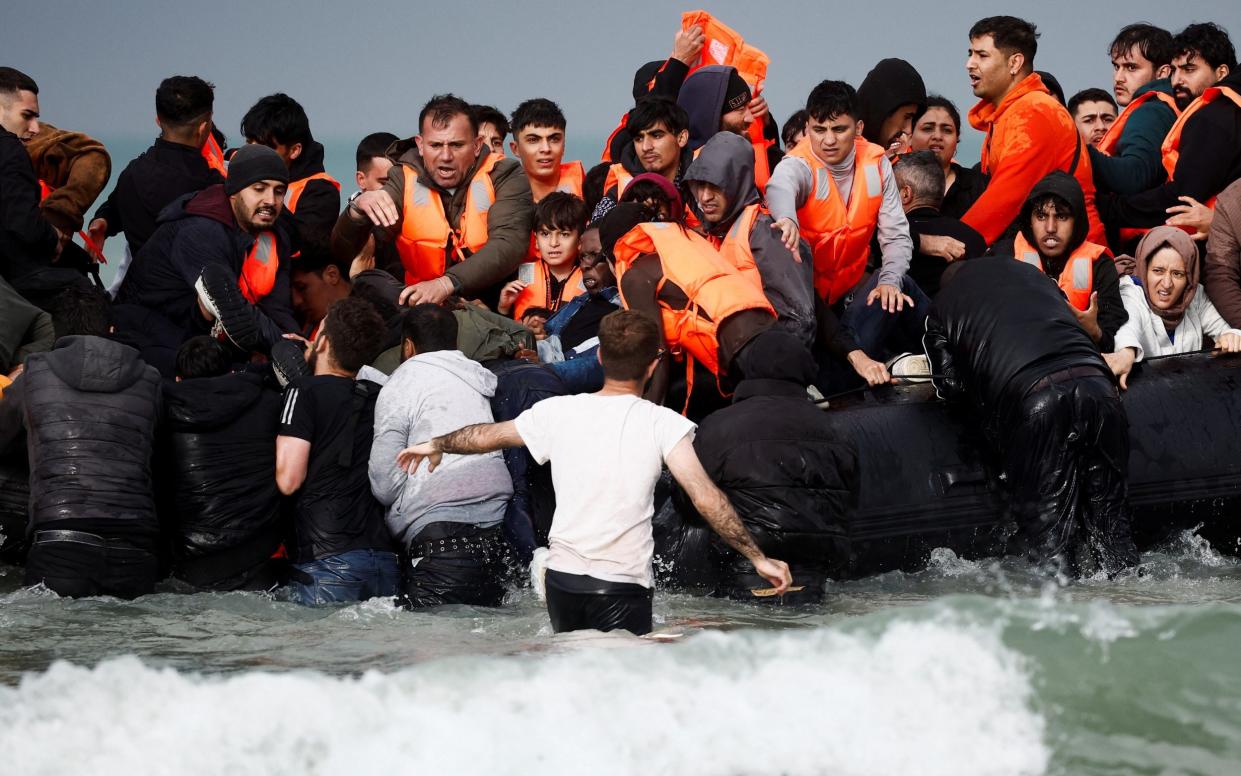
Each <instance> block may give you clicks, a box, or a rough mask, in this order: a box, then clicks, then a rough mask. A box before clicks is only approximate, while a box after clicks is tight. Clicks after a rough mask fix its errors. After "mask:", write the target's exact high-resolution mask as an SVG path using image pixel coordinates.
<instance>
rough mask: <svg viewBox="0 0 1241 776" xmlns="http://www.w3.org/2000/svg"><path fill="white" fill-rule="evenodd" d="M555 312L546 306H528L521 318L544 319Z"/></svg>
mask: <svg viewBox="0 0 1241 776" xmlns="http://www.w3.org/2000/svg"><path fill="white" fill-rule="evenodd" d="M552 315H553V313H552V311H551V310H549V309H547V308H546V307H527V308H526V309H525V310H524V311H523V312H522V314H521V320H523V321H524V320H526V319H527V318H543V319H544V320H546V319H548V318H550V317H552Z"/></svg>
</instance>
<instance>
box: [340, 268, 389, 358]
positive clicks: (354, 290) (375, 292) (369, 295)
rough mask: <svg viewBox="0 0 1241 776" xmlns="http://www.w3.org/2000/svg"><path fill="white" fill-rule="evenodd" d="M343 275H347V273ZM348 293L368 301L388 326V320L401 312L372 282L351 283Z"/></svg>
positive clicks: (382, 290)
mask: <svg viewBox="0 0 1241 776" xmlns="http://www.w3.org/2000/svg"><path fill="white" fill-rule="evenodd" d="M338 266H339V265H338ZM345 277H348V275H346V276H345ZM349 295H350V296H353V297H357V298H358V299H365V300H366V301H368V302H370V303H371V307H374V308H375V311H376V312H378V313H379V317H380V318H383V319H384V321H385V325H387V326H389V327H391V325H392V324H391V323H389V322H391V321H395V320H396V318H397V316H398V315H400V314H401V308H400V307H399V306H398V305H397V303H396V300H395V298H394V297H392V296H389V295H388V294H386V293H385V292H384V289H383V287H382V286H380V285H376V284H374V283H352V284H351V286H350V288H349ZM384 341H385V342H386V341H387V334H385V335H384Z"/></svg>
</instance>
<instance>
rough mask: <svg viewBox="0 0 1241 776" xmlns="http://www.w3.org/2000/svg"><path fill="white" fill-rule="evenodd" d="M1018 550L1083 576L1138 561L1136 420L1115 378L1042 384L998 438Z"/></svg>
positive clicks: (1083, 379) (1020, 406) (1080, 379)
mask: <svg viewBox="0 0 1241 776" xmlns="http://www.w3.org/2000/svg"><path fill="white" fill-rule="evenodd" d="M999 441H1000V450H1001V454H1002V460H1003V466H1004V474H1005V477H1006V478H1007V480H1008V484H1009V487H1010V488H1011V491H1012V500H1011V509H1012V515H1013V518H1014V519H1015V520H1016V522H1017V529H1018V536H1017V539H1018V549H1020V550H1021V551H1024V552H1025V554H1026V555H1027V556H1028V557H1029V558H1030V559H1031V560H1033V561H1035V562H1039V563H1047V562H1050V563H1052V564H1054V565H1056V566H1058V567H1059V569H1060V570H1063V571H1066V572H1068V573H1072V574H1077V573H1080V572H1081V571H1083V570H1090V569H1091V568H1092V567H1101V568H1102V569H1103V570H1104V571H1105V572H1107V573H1108V574H1114V573H1115V572H1117V571H1120V570H1121V569H1124V568H1126V567H1129V566H1133V565H1135V564H1136V563H1137V560H1138V553H1137V548H1136V547H1135V545H1134V543H1133V535H1132V532H1131V529H1130V512H1129V502H1128V469H1129V422H1128V418H1127V417H1126V416H1125V410H1124V406H1123V405H1122V404H1121V402H1120V396H1119V395H1118V394H1117V392H1116V387H1115V386H1114V385H1113V383H1112V381H1111V379H1110V378H1109V377H1107V376H1105V375H1104V374H1103V373H1102V372H1100V373H1099V374H1098V376H1097V377H1096V376H1086V377H1070V378H1067V379H1063V380H1055V379H1054V376H1053V379H1052V380H1051V381H1050V382H1048V381H1041V382H1040V383H1036V384H1035V386H1034V388H1033V389H1031V390H1030V391H1029V392H1028V393H1027V394H1026V396H1025V397H1024V398H1023V399H1022V400H1021V402H1020V403H1019V405H1017V407H1016V409H1014V410H1013V411H1012V413H1011V414H1010V418H1009V419H1008V422H1005V423H1003V424H1002V430H1001V431H1000V432H999Z"/></svg>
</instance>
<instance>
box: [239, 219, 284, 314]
mask: <svg viewBox="0 0 1241 776" xmlns="http://www.w3.org/2000/svg"><path fill="white" fill-rule="evenodd" d="M279 269H280V254H279V252H278V251H277V250H276V233H275V232H270V231H269V232H259V233H258V236H257V237H255V238H254V244H253V245H251V246H250V250H249V251H248V252H247V253H246V260H245V262H244V263H243V264H242V265H241V278H240V279H239V281H238V283H237V285H238V286H240V288H241V295H242V296H244V297H245V298H246V299H247V300H249V302H250V304H258V303H259V300H260V299H262V298H263V297H265V296H267V295H268V294H270V293H271V290H272V289H273V288H275V286H276V271H277V270H279Z"/></svg>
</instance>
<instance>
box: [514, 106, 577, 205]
mask: <svg viewBox="0 0 1241 776" xmlns="http://www.w3.org/2000/svg"><path fill="white" fill-rule="evenodd" d="M565 126H566V122H565V117H564V113H563V112H561V110H560V106H559V105H557V104H556V103H554V102H552V101H551V100H546V99H543V98H541V97H539V98H536V99H533V100H526V101H525V102H523V103H522V104H521V105H518V106H517V110H515V111H513V122H512V127H513V139H512V141H511V142H510V143H509V148H511V149H512V150H513V153H515V154H517V158H518V159H519V160H520V161H521V166H522V169H524V170H525V171H526V177H527V178H529V179H530V193H531V194H533V195H534V202H535V204H538V203H539V201H540V200H542V199H543V197H546V196H547V195H548V194H550V193H551V192H553V191H563V192H567V193H569V194H576V195H577V196H579V197H580V196H582V185H583V184H584V183H585V179H586V171H585V168H583V167H582V163H581V162H565V161H564V138H565Z"/></svg>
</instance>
